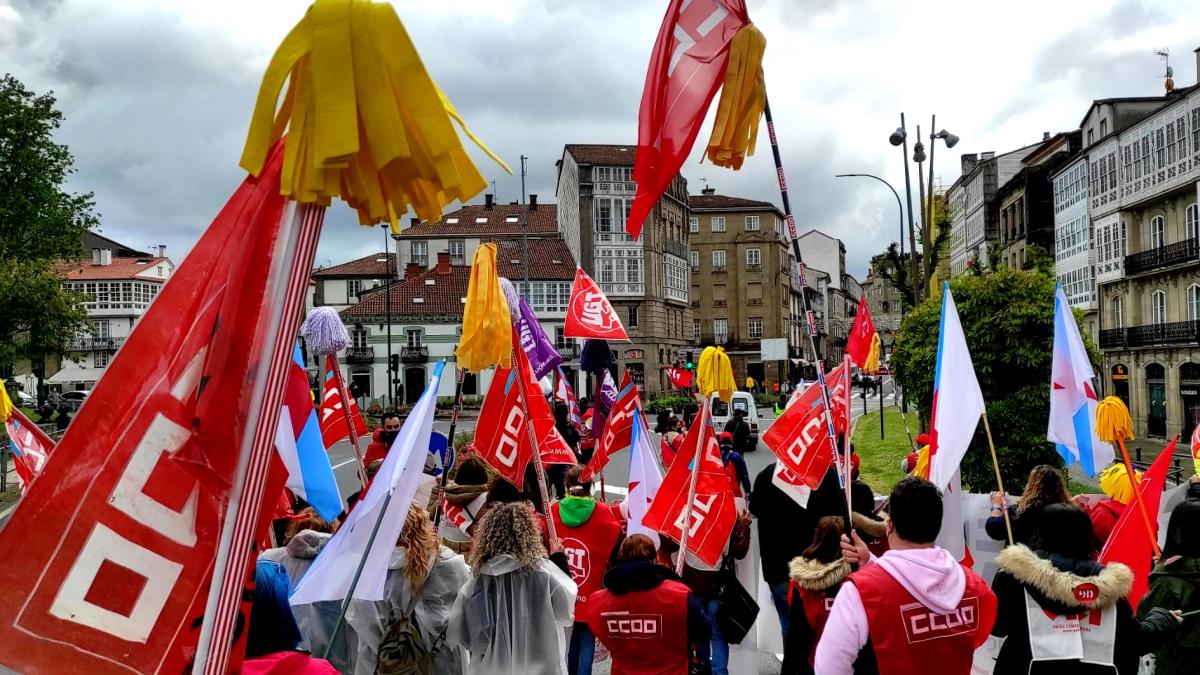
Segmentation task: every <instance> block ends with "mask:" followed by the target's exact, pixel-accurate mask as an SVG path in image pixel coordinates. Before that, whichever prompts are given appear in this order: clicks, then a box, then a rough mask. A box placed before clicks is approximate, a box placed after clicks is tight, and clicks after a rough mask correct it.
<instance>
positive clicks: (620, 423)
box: [583, 370, 642, 478]
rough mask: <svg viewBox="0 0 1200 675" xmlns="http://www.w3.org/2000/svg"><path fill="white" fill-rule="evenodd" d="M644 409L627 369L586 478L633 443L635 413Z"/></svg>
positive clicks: (601, 468) (600, 469)
mask: <svg viewBox="0 0 1200 675" xmlns="http://www.w3.org/2000/svg"><path fill="white" fill-rule="evenodd" d="M641 409H642V397H641V395H640V393H639V392H638V388H637V386H636V385H635V384H634V383H633V380H632V379H631V378H630V377H629V371H628V370H627V371H625V378H624V379H623V380H621V391H620V392H619V393H618V394H617V402H616V403H615V404H613V408H612V410H610V411H609V413H608V419H607V420H606V421H605V423H604V433H603V434H601V435H600V439H599V441H598V442H597V443H596V452H595V454H593V455H592V460H591V461H590V462H588V464H587V468H586V470H585V471H584V474H583V475H584V477H585V478H591V477H592V476H594V475H595V474H597V473H598V472H600V471H602V470H603V469H604V466H605V465H606V464H608V460H609V458H611V457H612V456H613V454H615V453H617V452H620V451H621V450H624V449H626V448H628V447H629V446H630V445H631V444H632V443H633V418H634V413H637V412H640V411H641Z"/></svg>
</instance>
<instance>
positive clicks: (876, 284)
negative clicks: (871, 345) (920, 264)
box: [862, 259, 903, 363]
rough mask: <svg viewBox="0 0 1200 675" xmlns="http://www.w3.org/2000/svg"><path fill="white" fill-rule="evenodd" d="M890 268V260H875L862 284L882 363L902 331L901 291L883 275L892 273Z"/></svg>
mask: <svg viewBox="0 0 1200 675" xmlns="http://www.w3.org/2000/svg"><path fill="white" fill-rule="evenodd" d="M890 268H891V262H890V261H888V260H885V259H876V260H873V261H872V263H871V269H870V271H868V272H867V279H866V281H864V282H863V283H862V292H863V297H865V298H866V299H867V309H868V310H870V312H871V319H872V321H874V323H875V330H876V331H878V333H879V344H880V355H879V360H880V362H881V363H882V362H885V361H887V358H888V355H889V354H891V353H892V345H893V344H894V342H895V336H896V331H897V330H899V329H900V316H901V313H902V311H903V301H902V299H901V295H900V291H899V289H897V288H896V286H895V285H893V284H892V282H890V281H888V279H887V277H885V276H884V275H883V273H881V270H882V271H884V272H886V271H890Z"/></svg>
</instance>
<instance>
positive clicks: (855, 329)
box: [846, 295, 875, 368]
mask: <svg viewBox="0 0 1200 675" xmlns="http://www.w3.org/2000/svg"><path fill="white" fill-rule="evenodd" d="M874 337H875V324H874V323H873V322H872V321H871V310H870V309H868V308H867V296H865V295H864V296H863V297H861V298H859V299H858V313H857V314H856V315H855V317H854V325H852V326H851V327H850V335H849V337H847V338H846V354H848V355H849V356H850V359H851V360H852V361H854V365H856V366H858V367H859V368H864V367H866V363H867V356H868V355H869V354H870V353H871V340H872V339H874Z"/></svg>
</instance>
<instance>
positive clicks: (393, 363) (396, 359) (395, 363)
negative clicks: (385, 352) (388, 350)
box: [389, 354, 400, 373]
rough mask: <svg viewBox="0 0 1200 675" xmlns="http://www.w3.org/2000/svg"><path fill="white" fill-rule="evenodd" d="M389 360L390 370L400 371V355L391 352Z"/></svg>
mask: <svg viewBox="0 0 1200 675" xmlns="http://www.w3.org/2000/svg"><path fill="white" fill-rule="evenodd" d="M389 361H390V363H389V368H391V371H392V372H393V373H398V372H400V355H399V354H392V355H391V357H390V358H389Z"/></svg>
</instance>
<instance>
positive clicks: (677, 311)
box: [556, 144, 693, 393]
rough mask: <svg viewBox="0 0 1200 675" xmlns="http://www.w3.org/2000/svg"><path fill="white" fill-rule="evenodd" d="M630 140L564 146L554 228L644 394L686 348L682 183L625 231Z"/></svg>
mask: <svg viewBox="0 0 1200 675" xmlns="http://www.w3.org/2000/svg"><path fill="white" fill-rule="evenodd" d="M636 151H637V149H636V146H633V145H582V144H570V145H567V146H566V147H565V148H564V149H563V155H562V159H561V160H559V161H558V163H557V165H558V182H557V188H556V195H557V201H558V225H559V230H560V231H561V232H562V235H563V239H564V240H566V243H567V246H568V248H569V249H570V251H571V254H572V255H573V256H574V258H575V259H576V260H578V261H579V264H580V266H581V267H583V269H584V271H586V272H587V273H588V274H589V275H590V276H591V277H592V278H593V279H594V280H595V281H596V283H598V284H600V288H601V289H602V290H603V291H604V294H605V295H607V296H608V299H609V301H610V302H612V305H613V307H614V308H615V309H616V311H617V313H618V314H619V315H620V318H621V322H622V323H623V324H624V325H625V330H626V331H627V332H628V333H629V338H630V343H628V344H623V345H614V346H613V348H614V349H616V351H617V359H618V362H619V363H620V365H621V366H624V367H625V368H628V369H629V372H630V374H631V376H632V377H633V379H634V380H635V381H637V382H638V384H640V385H641V386H642V390H643V391H646V392H650V393H658V392H665V391H669V390H670V389H671V386H670V383H669V382H668V381H667V378H666V375H665V374H664V373H663V372H662V368H663V367H664V366H672V365H682V364H683V362H684V359H685V357H684V352H685V351H686V349H687V347H689V346H690V344H691V340H690V339H689V336H688V328H689V327H690V326H691V325H692V319H693V317H692V307H691V303H690V301H689V288H690V284H689V282H688V269H689V268H688V250H689V248H688V246H689V233H688V229H687V223H688V218H689V211H688V194H687V181H686V180H684V178H683V177H682V176H680V175H676V177H675V180H674V181H672V182H671V184H670V186H668V188H667V190H666V192H665V193H664V194H663V196H662V197H661V198H660V199H659V200H658V202H656V203H655V205H654V207H653V208H652V209H651V211H650V215H649V216H647V218H646V222H645V223H643V226H642V233H641V236H640V237H638V238H636V239H635V238H633V237H630V236H629V235H628V234H627V233H626V232H625V220H626V218H627V217H628V214H629V209H630V207H631V206H632V205H633V196H634V192H635V191H636V184H635V183H634V182H633V160H634V155H635V154H636Z"/></svg>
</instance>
